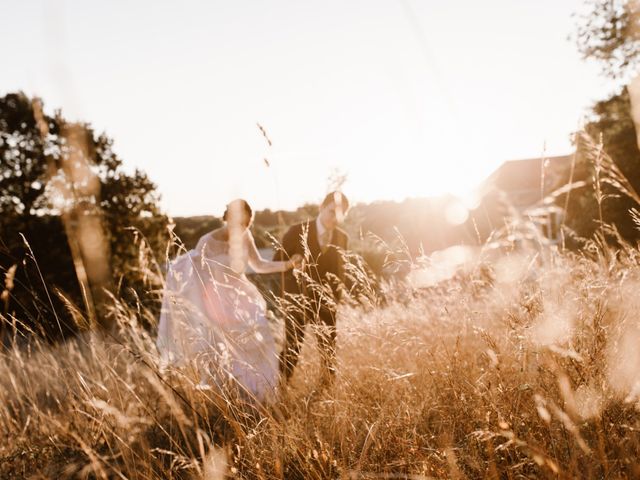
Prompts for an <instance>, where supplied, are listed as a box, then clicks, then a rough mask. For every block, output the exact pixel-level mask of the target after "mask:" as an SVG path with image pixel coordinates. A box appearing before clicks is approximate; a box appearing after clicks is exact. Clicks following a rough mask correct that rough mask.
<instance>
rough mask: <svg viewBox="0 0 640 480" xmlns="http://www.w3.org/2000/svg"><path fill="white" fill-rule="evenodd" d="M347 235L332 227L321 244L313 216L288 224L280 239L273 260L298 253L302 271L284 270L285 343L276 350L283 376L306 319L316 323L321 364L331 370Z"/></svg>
mask: <svg viewBox="0 0 640 480" xmlns="http://www.w3.org/2000/svg"><path fill="white" fill-rule="evenodd" d="M348 243H349V237H348V235H347V233H346V232H345V231H343V230H341V229H339V228H334V229H333V232H332V234H331V239H330V240H329V242H328V244H327V245H326V246H325V247H324V248H322V247H320V242H319V240H318V229H317V226H316V219H314V220H311V221H308V222H304V223H300V224H297V225H294V226H292V227H291V228H289V230H288V231H287V233H286V234H285V236H284V238H283V240H282V250H283V251H282V250H281V251H278V252H276V255H275V256H274V259H275V260H283V259H287V258H289V257H291V256H293V255H294V254H296V253H298V254H300V255H302V256H304V257H305V267H304V271H303V274H300V273H298V274H297V275H296V276H294V274H293V273H292V272H291V271H288V272H286V273H285V274H284V291H285V293H286V294H288V295H285V297H286V298H287V299H288V300H290V305H289V308H287V312H286V316H285V328H286V336H285V344H284V348H283V350H282V353H281V354H280V371H281V372H282V374H283V375H284V377H285V379H287V380H288V379H289V377H291V375H292V373H293V369H294V368H295V365H296V363H297V362H298V355H299V353H300V348H301V346H302V341H303V340H304V327H305V325H306V324H308V323H317V324H318V326H319V329H318V334H317V341H318V345H319V347H320V355H321V358H322V363H323V366H324V368H325V369H326V370H327V371H328V372H329V373H330V374H333V373H334V372H335V348H336V301H337V300H339V298H340V291H341V284H342V283H343V281H344V268H343V257H342V255H341V251H344V250H346V249H347V246H348Z"/></svg>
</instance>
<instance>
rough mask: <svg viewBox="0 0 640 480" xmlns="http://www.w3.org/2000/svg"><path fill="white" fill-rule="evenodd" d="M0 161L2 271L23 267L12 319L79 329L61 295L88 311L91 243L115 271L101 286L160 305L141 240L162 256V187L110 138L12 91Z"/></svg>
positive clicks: (46, 329)
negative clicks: (126, 163)
mask: <svg viewBox="0 0 640 480" xmlns="http://www.w3.org/2000/svg"><path fill="white" fill-rule="evenodd" d="M0 162H1V163H0V164H1V166H2V168H1V170H0V268H1V269H2V271H5V272H6V271H8V270H9V269H10V267H11V266H13V265H17V271H16V274H15V275H16V277H15V278H16V282H14V287H13V289H11V291H8V289H7V293H5V298H7V301H6V302H5V304H4V312H3V313H4V316H5V318H12V317H13V318H16V319H18V320H19V321H20V322H24V324H25V326H26V327H30V328H35V329H36V330H38V331H40V332H41V333H44V334H47V335H55V334H63V335H64V334H66V333H68V332H69V331H73V330H74V327H73V324H72V323H71V314H70V311H69V308H67V307H68V306H69V303H68V302H67V301H66V300H64V299H63V297H64V298H66V299H70V300H71V301H72V302H73V304H75V305H76V306H78V307H80V308H81V310H82V311H83V313H84V314H85V315H88V313H89V312H87V311H86V306H87V303H86V302H83V298H85V297H86V295H83V294H82V291H83V290H82V289H81V288H80V285H79V281H80V282H81V281H82V278H81V277H82V275H81V273H80V271H81V270H82V269H84V270H90V269H91V268H92V267H91V265H89V264H88V263H89V262H87V260H88V258H87V254H86V252H87V251H88V250H87V248H88V247H92V248H97V249H100V250H101V253H103V254H104V255H103V256H104V258H103V262H102V271H101V272H99V274H101V275H103V276H104V275H107V274H108V278H107V279H104V285H100V288H102V287H103V286H108V287H111V288H112V289H114V290H116V291H115V292H114V293H118V294H122V295H123V296H124V298H129V299H132V300H133V299H136V300H138V299H141V300H142V301H143V302H146V303H148V304H149V305H154V304H155V302H154V297H153V293H152V289H150V288H148V272H149V271H148V270H147V269H145V268H143V267H145V266H144V265H140V262H139V259H140V258H141V255H140V252H141V249H140V247H141V241H140V238H141V237H144V238H145V239H146V242H147V243H148V246H147V247H145V248H144V249H143V250H142V251H143V252H149V253H150V252H153V253H154V254H156V255H158V257H159V258H161V257H162V255H163V253H164V245H165V239H166V234H165V232H166V225H167V217H166V216H165V215H164V214H163V213H162V212H161V211H160V209H159V207H158V200H159V197H158V194H157V192H156V187H155V185H154V184H153V183H152V182H151V181H150V179H149V178H148V177H147V176H146V175H145V174H144V173H143V172H140V171H135V172H134V173H133V174H127V173H125V172H124V171H123V169H122V161H121V160H120V158H119V157H118V156H117V155H116V154H115V152H114V151H113V142H112V140H111V139H110V138H109V137H107V136H106V135H104V134H102V135H96V134H95V132H94V131H93V129H92V128H91V126H90V125H89V124H85V123H72V122H68V121H66V120H65V119H64V118H63V116H62V114H61V113H60V112H56V113H55V114H54V115H53V116H49V115H45V114H43V113H42V110H41V108H40V105H39V102H38V101H34V100H33V99H29V98H28V97H27V96H25V95H24V94H22V93H13V94H8V95H5V96H4V97H2V98H0ZM83 225H84V226H86V227H88V228H85V229H84V230H83V229H82V228H81V227H82V226H83ZM76 236H80V237H81V238H75V237H76ZM136 240H138V241H136ZM78 246H79V248H76V247H78ZM74 248H75V249H76V250H78V251H79V252H80V255H74ZM74 260H75V263H74ZM78 263H82V265H78ZM94 273H95V272H94ZM89 277H91V275H89ZM93 278H97V277H96V275H94V276H93ZM145 285H146V286H145ZM90 286H91V287H95V285H90ZM134 292H135V293H134ZM99 299H101V300H104V297H99Z"/></svg>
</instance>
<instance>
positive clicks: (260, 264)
mask: <svg viewBox="0 0 640 480" xmlns="http://www.w3.org/2000/svg"><path fill="white" fill-rule="evenodd" d="M246 238H247V243H248V245H247V247H248V250H249V266H250V267H251V268H252V269H253V270H254V271H255V272H256V273H278V272H286V271H287V270H289V269H290V268H291V267H292V266H293V262H292V261H291V260H285V261H269V260H265V259H264V258H262V257H261V256H260V252H259V251H258V247H256V242H255V241H254V240H253V235H251V232H249V231H247V237H246Z"/></svg>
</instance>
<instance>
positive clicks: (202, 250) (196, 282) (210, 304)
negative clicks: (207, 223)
mask: <svg viewBox="0 0 640 480" xmlns="http://www.w3.org/2000/svg"><path fill="white" fill-rule="evenodd" d="M223 220H224V221H225V225H224V226H223V227H221V228H218V229H217V230H214V231H212V232H210V233H207V234H206V235H204V236H203V237H202V238H200V240H199V241H198V244H197V246H196V248H195V249H194V250H190V251H189V252H187V253H185V254H183V255H180V256H179V257H177V258H176V259H175V260H174V261H173V262H171V264H170V266H169V269H168V273H167V281H166V286H165V291H164V298H163V302H162V312H161V314H160V323H159V325H158V340H157V345H158V349H159V351H160V355H161V364H164V365H167V364H173V365H176V366H181V365H185V364H190V365H193V366H195V367H196V369H197V374H198V375H199V377H200V387H201V388H208V387H214V388H216V389H218V390H219V391H220V392H221V393H223V394H226V393H230V392H232V391H234V392H236V393H238V394H239V395H240V396H241V397H243V398H246V399H251V400H254V401H258V402H265V401H269V400H270V399H271V398H272V397H273V394H274V393H275V387H276V385H277V383H278V355H277V352H276V346H275V342H274V339H273V335H272V334H271V330H270V328H269V324H268V321H267V318H266V316H265V314H266V303H265V300H264V298H263V297H262V295H261V294H260V292H259V291H258V289H257V288H256V287H255V285H253V284H252V283H251V282H250V281H249V280H248V279H247V277H246V276H245V274H244V272H245V270H246V268H247V265H249V266H250V267H251V268H252V269H253V270H254V271H255V272H256V273H275V272H284V271H286V270H289V269H291V268H294V267H298V266H299V265H300V262H301V260H302V257H300V256H299V255H298V256H295V257H292V258H291V259H289V260H286V261H279V262H275V261H274V262H272V261H267V260H264V259H263V258H262V257H261V256H260V253H259V252H258V249H257V248H256V244H255V242H254V240H253V236H252V235H251V232H250V231H249V227H250V226H251V223H252V220H253V213H252V210H251V207H250V206H249V204H248V203H247V202H246V201H245V200H240V199H239V200H234V201H232V202H231V203H230V204H229V205H227V209H226V211H225V213H224V216H223Z"/></svg>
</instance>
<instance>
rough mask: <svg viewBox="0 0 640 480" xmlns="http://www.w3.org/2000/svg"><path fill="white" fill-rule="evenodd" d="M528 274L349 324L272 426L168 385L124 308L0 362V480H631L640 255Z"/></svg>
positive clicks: (272, 416)
mask: <svg viewBox="0 0 640 480" xmlns="http://www.w3.org/2000/svg"><path fill="white" fill-rule="evenodd" d="M536 255H537V254H535V253H533V252H511V253H507V254H505V255H504V256H503V257H501V258H500V259H498V260H497V261H496V262H494V263H493V264H491V265H483V266H482V268H475V269H472V270H471V271H469V272H467V273H465V274H461V275H459V276H458V277H456V278H454V279H451V280H449V281H446V282H443V283H441V284H439V285H437V286H436V287H430V288H427V289H419V288H411V286H410V285H387V286H386V287H385V288H386V291H385V295H386V302H385V304H384V305H378V304H376V302H375V300H376V299H375V298H372V296H371V295H369V296H368V297H365V300H364V301H362V299H361V302H360V304H359V305H355V304H354V305H351V306H344V307H342V309H341V311H340V318H339V321H338V329H339V332H338V341H339V352H338V361H339V369H338V370H339V374H338V376H337V379H336V382H335V384H334V385H333V386H331V387H327V388H321V387H320V386H319V384H318V381H317V380H318V378H319V373H318V371H317V370H318V368H319V361H318V358H317V353H316V350H315V348H314V345H313V342H308V343H307V344H306V345H305V347H304V349H303V353H302V361H301V364H300V366H299V368H298V370H297V371H296V373H295V376H294V378H293V381H292V383H291V385H290V386H289V388H287V389H286V390H285V391H284V392H283V394H282V398H281V399H280V400H279V402H278V404H277V408H271V409H269V410H268V411H265V412H262V413H260V412H255V411H248V410H247V409H243V408H241V407H238V406H237V405H234V404H233V402H232V401H225V399H224V398H222V397H219V396H218V395H217V394H216V393H215V392H213V391H202V390H198V389H196V388H194V386H195V382H194V381H193V380H192V379H191V378H190V377H189V376H188V375H180V374H179V373H174V374H173V375H167V374H163V373H162V372H160V371H159V370H158V368H157V364H158V358H157V352H156V349H155V345H154V339H153V337H152V335H150V334H149V333H148V332H147V331H145V330H144V329H143V328H141V327H140V324H141V319H140V316H141V315H144V312H140V311H136V310H131V309H128V308H125V307H124V306H122V305H119V307H118V309H117V310H116V312H115V313H116V318H117V322H118V332H115V333H114V334H112V335H107V334H101V333H98V332H95V331H91V332H85V333H83V334H82V335H80V336H78V338H76V339H74V340H70V341H68V342H66V343H64V344H60V345H56V346H51V345H48V344H44V343H40V342H37V341H36V342H32V343H30V344H29V345H28V347H25V346H18V345H14V346H12V347H10V348H9V349H8V350H7V351H5V352H4V353H3V355H2V362H1V363H0V386H1V387H0V434H1V436H2V437H1V438H2V439H1V441H0V445H1V447H0V474H1V476H2V478H11V477H15V478H20V477H30V478H50V477H59V478H78V477H79V478H145V479H146V478H149V479H150V478H223V475H224V474H226V475H231V476H237V477H239V478H383V477H384V478H394V477H395V478H465V477H467V478H484V477H489V478H522V477H552V478H556V477H561V478H576V477H583V478H604V477H606V478H624V477H637V476H640V466H639V465H638V462H637V458H638V455H639V454H640V444H639V439H640V436H639V435H638V429H640V422H639V421H638V419H639V415H638V406H639V405H640V403H639V399H640V353H639V352H640V350H639V348H638V345H640V324H639V323H638V312H640V298H639V297H638V294H637V292H638V291H640V266H639V263H638V260H639V259H640V254H639V253H638V250H637V249H634V248H631V247H627V248H624V249H621V250H619V251H617V252H615V255H614V254H612V252H603V251H602V247H600V246H598V245H597V244H595V243H594V244H593V245H592V249H591V252H588V253H583V254H581V255H575V254H564V255H562V254H558V253H555V254H552V255H550V256H548V257H547V259H546V260H545V261H544V263H542V262H541V261H540V260H539V258H538V257H536ZM367 299H368V300H367ZM363 303H364V305H363ZM116 305H117V303H116ZM222 472H224V473H222Z"/></svg>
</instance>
